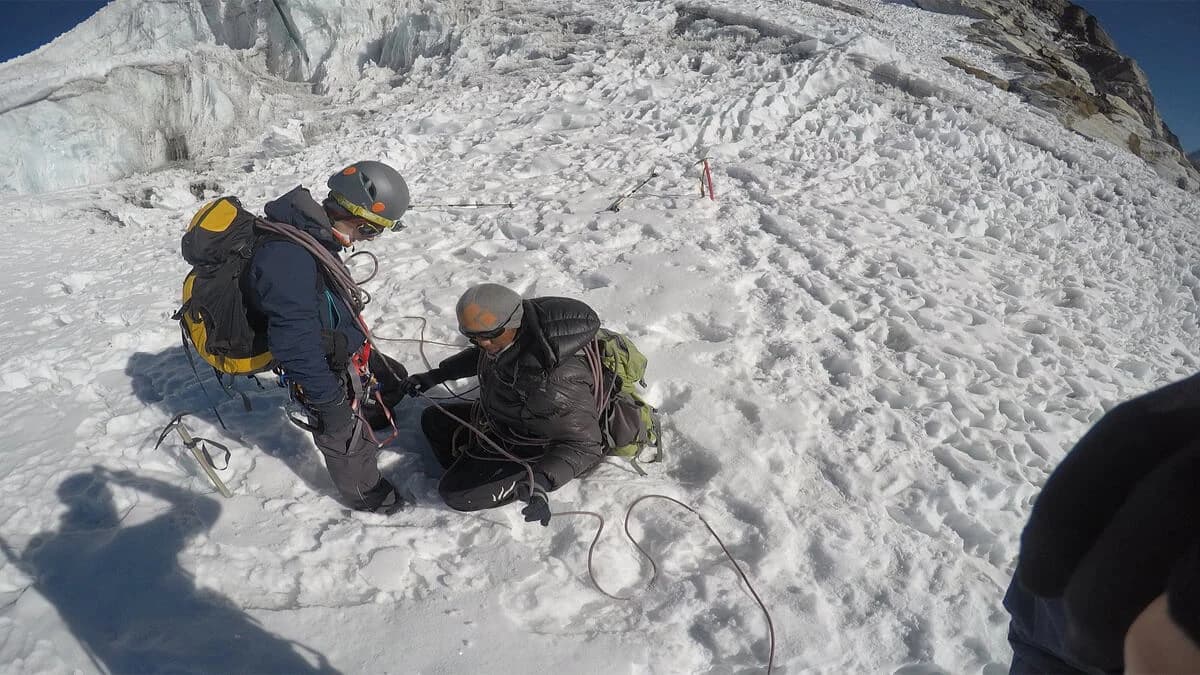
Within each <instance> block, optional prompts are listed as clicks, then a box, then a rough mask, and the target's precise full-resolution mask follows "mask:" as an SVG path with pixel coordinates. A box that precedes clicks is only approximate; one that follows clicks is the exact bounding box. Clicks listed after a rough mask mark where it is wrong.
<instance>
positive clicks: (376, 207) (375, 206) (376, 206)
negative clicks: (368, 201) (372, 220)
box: [371, 202, 387, 213]
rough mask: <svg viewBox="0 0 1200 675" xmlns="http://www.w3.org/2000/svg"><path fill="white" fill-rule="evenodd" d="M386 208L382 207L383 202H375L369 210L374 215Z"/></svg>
mask: <svg viewBox="0 0 1200 675" xmlns="http://www.w3.org/2000/svg"><path fill="white" fill-rule="evenodd" d="M386 208H387V207H386V206H384V205H383V202H375V203H374V204H372V205H371V210H372V211H374V212H375V213H383V210H384V209H386Z"/></svg>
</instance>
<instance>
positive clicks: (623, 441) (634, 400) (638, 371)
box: [596, 328, 663, 476]
mask: <svg viewBox="0 0 1200 675" xmlns="http://www.w3.org/2000/svg"><path fill="white" fill-rule="evenodd" d="M596 343H597V344H598V345H599V347H600V349H599V353H600V364H601V365H602V366H603V368H604V370H605V371H607V372H608V373H611V374H612V376H613V380H612V382H611V389H610V391H611V394H610V397H609V401H608V406H607V407H606V408H605V409H604V410H602V411H601V413H600V425H601V429H602V431H603V432H604V447H605V452H606V453H607V454H609V455H614V456H616V457H624V458H626V459H628V460H629V461H630V463H631V464H633V467H634V468H635V469H636V470H637V472H638V473H640V474H641V475H643V476H644V475H646V472H645V471H643V470H642V468H641V466H639V465H638V459H639V458H640V457H641V454H642V451H643V450H644V449H646V448H647V447H653V448H657V450H658V452H656V453H655V455H654V457H653V459H650V460H648V461H650V462H651V463H653V462H658V461H661V460H662V458H663V449H662V436H661V434H660V428H659V423H658V415H657V412H658V411H657V410H656V409H655V408H654V407H652V406H651V405H650V404H649V403H647V402H646V400H645V399H644V398H642V396H641V394H639V393H638V392H637V388H638V386H639V385H640V386H641V387H645V386H646V380H645V379H644V378H645V375H646V364H647V359H646V356H645V355H644V354H642V352H641V351H639V350H638V348H637V345H635V344H633V340H630V339H629V338H628V337H626V336H625V335H622V334H621V333H617V332H614V331H611V330H607V329H605V328H601V329H600V330H599V331H597V333H596ZM606 379H607V378H606Z"/></svg>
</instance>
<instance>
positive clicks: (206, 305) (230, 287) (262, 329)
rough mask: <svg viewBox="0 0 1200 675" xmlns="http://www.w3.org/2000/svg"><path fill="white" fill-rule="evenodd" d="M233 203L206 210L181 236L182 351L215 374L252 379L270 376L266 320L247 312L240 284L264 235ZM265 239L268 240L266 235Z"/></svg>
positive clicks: (221, 201) (252, 218)
mask: <svg viewBox="0 0 1200 675" xmlns="http://www.w3.org/2000/svg"><path fill="white" fill-rule="evenodd" d="M257 222H258V219H257V218H256V217H255V216H254V214H252V213H250V212H249V211H246V210H245V209H243V208H242V205H241V202H239V201H238V200H237V198H235V197H222V198H220V199H218V200H216V201H213V202H210V203H208V204H205V205H204V207H203V208H201V209H200V210H199V211H197V212H196V215H195V216H193V217H192V222H191V224H189V225H188V228H187V232H185V233H184V235H183V243H182V249H183V258H184V259H185V260H186V261H187V262H188V263H189V264H190V265H191V266H192V270H191V272H189V273H188V275H187V276H186V277H184V280H183V306H182V307H180V308H179V311H178V312H176V313H175V315H174V316H173V317H172V318H174V319H176V320H177V321H179V324H180V329H181V331H182V333H183V341H184V349H185V350H186V349H187V343H188V342H191V344H192V347H193V348H194V349H195V351H196V353H197V354H199V355H200V358H202V359H204V361H205V362H207V363H208V364H209V365H210V366H212V367H213V369H215V370H216V371H217V372H218V378H219V377H220V374H221V373H225V374H228V375H253V374H255V373H260V372H263V371H265V370H270V369H271V367H272V366H273V365H274V358H273V357H272V356H271V352H270V350H269V349H268V348H267V330H266V329H267V322H266V317H264V316H262V315H261V314H259V313H258V312H255V311H253V310H252V309H250V308H249V307H247V306H246V301H245V298H244V296H243V294H242V287H241V278H242V274H243V273H244V272H245V271H246V268H247V266H248V265H249V263H250V256H252V255H253V254H254V247H255V245H256V244H257V243H258V242H259V241H260V240H262V239H263V237H264V235H265V233H263V232H261V231H260V230H259V228H258V227H257V226H256V223H257ZM267 236H269V235H267Z"/></svg>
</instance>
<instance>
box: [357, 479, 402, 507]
mask: <svg viewBox="0 0 1200 675" xmlns="http://www.w3.org/2000/svg"><path fill="white" fill-rule="evenodd" d="M405 506H406V504H405V502H404V498H403V497H401V496H400V493H399V492H397V491H396V488H395V487H394V486H393V485H392V484H391V483H389V482H388V480H387V479H386V478H380V479H379V482H378V483H376V484H375V487H373V488H371V489H370V490H367V491H366V493H364V494H363V496H362V501H361V502H359V503H358V505H356V506H353V507H352V508H353V509H354V510H355V511H367V512H370V513H378V514H381V515H385V516H390V515H392V514H393V513H396V512H397V511H400V510H403V509H404V507H405Z"/></svg>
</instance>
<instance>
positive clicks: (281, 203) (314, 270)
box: [242, 187, 366, 405]
mask: <svg viewBox="0 0 1200 675" xmlns="http://www.w3.org/2000/svg"><path fill="white" fill-rule="evenodd" d="M264 213H265V214H266V216H267V219H268V220H273V221H275V222H279V223H287V224H289V225H293V226H295V227H297V228H299V229H301V230H303V231H305V232H307V233H308V234H310V235H312V236H313V237H314V238H316V240H317V241H319V242H321V244H322V245H324V246H325V248H327V249H329V250H330V251H332V252H334V253H338V252H340V251H341V250H342V246H341V244H339V243H338V242H337V240H336V239H334V238H333V234H332V233H331V226H332V223H330V221H329V217H328V216H327V215H325V210H324V209H323V208H321V205H320V204H318V203H317V202H316V201H315V200H313V198H312V195H310V194H309V192H308V190H306V189H305V188H303V187H296V188H294V189H293V190H292V191H290V192H288V193H287V194H285V195H283V196H282V197H280V198H279V199H276V200H275V201H272V202H269V203H268V204H267V206H266V208H265V209H264ZM242 291H243V293H244V294H245V296H246V301H247V303H248V304H249V306H250V308H251V309H253V310H254V311H257V312H260V313H262V314H263V315H264V316H265V317H266V318H267V346H268V347H270V349H271V354H272V355H273V356H274V357H275V360H276V361H277V362H278V363H279V365H280V366H281V367H282V368H283V370H284V372H285V373H287V375H288V377H290V378H291V379H292V380H293V381H294V382H295V383H296V384H298V385H300V387H301V389H302V390H303V392H304V398H305V400H306V402H308V403H310V404H312V405H319V404H322V403H329V402H331V401H334V400H336V399H338V398H340V397H342V396H343V395H344V389H345V386H344V384H343V378H342V377H341V373H335V372H334V370H333V368H332V367H331V366H330V362H329V359H328V358H327V356H328V354H329V352H330V347H331V345H330V340H329V339H328V338H327V337H326V336H325V335H323V332H326V333H327V334H328V335H329V336H333V335H337V334H340V336H341V337H344V338H345V340H346V343H345V344H346V349H347V353H349V354H353V353H354V352H356V351H358V349H359V348H361V347H362V345H363V343H364V342H366V336H365V335H364V334H363V332H362V329H361V328H360V327H359V326H358V323H357V322H356V321H355V317H354V313H353V312H352V311H351V310H350V307H348V306H347V305H346V303H344V302H343V301H342V300H341V299H340V298H338V297H337V296H336V294H334V293H332V292H331V291H330V290H329V285H328V282H327V281H326V279H325V275H324V274H322V273H321V271H320V269H319V267H318V265H317V261H316V259H314V258H313V257H312V255H311V254H309V253H308V251H305V250H304V249H303V248H301V247H300V246H299V245H298V244H296V243H294V242H291V241H286V240H278V239H268V240H266V241H264V242H262V243H260V244H259V245H258V247H257V248H255V250H254V255H253V256H252V257H251V259H250V265H249V267H248V268H247V271H246V274H245V275H244V276H243V278H242ZM339 339H340V338H339Z"/></svg>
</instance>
